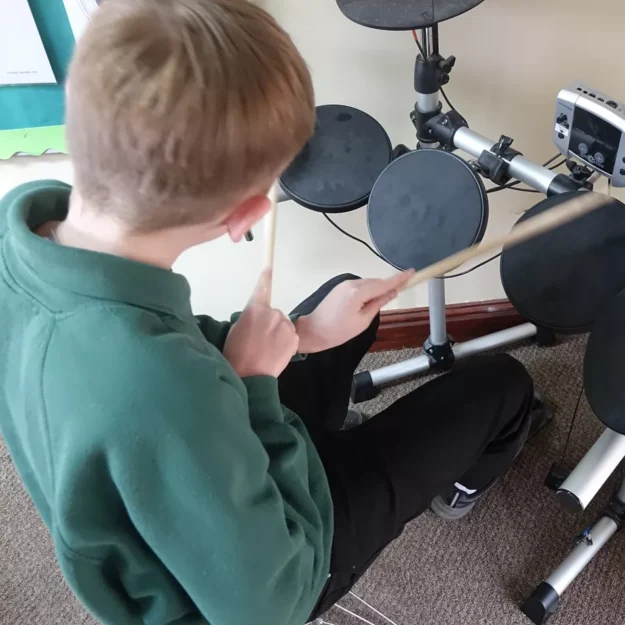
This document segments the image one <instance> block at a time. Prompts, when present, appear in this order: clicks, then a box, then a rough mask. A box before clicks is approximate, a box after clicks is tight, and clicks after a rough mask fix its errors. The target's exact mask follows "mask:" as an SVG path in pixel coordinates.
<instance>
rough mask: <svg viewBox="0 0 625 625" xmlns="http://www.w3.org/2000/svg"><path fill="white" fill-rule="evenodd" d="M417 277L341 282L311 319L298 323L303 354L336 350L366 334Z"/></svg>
mask: <svg viewBox="0 0 625 625" xmlns="http://www.w3.org/2000/svg"><path fill="white" fill-rule="evenodd" d="M413 273H414V271H406V272H403V273H399V274H397V275H396V276H393V277H391V278H386V279H384V280H347V281H345V282H341V284H339V285H337V286H336V287H335V288H334V289H332V291H330V293H329V294H328V295H327V297H326V298H325V299H324V300H323V301H322V302H321V304H319V306H317V308H316V309H315V310H314V311H313V312H312V313H311V314H310V315H306V316H304V317H300V318H299V319H298V320H297V321H296V322H295V329H296V331H297V334H298V336H299V351H300V353H302V354H314V353H316V352H322V351H325V350H327V349H332V348H333V347H337V346H338V345H342V344H343V343H346V342H347V341H349V340H350V339H353V338H354V337H356V336H358V335H359V334H361V333H362V332H364V331H365V330H366V329H367V328H368V327H369V325H371V322H372V321H373V319H374V318H375V316H376V315H377V314H378V313H379V312H380V309H381V308H382V307H383V306H386V304H388V303H389V302H390V301H391V300H393V299H394V298H395V297H397V289H399V288H400V287H401V286H402V285H404V284H405V283H406V282H407V281H408V280H409V279H410V278H411V276H412V274H413Z"/></svg>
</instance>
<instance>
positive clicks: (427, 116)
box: [410, 102, 443, 143]
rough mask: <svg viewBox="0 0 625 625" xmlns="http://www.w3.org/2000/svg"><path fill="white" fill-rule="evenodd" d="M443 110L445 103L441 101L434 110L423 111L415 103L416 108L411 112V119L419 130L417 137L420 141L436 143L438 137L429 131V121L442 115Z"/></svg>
mask: <svg viewBox="0 0 625 625" xmlns="http://www.w3.org/2000/svg"><path fill="white" fill-rule="evenodd" d="M442 110H443V105H442V104H441V103H440V102H439V103H438V106H437V107H436V109H435V110H433V111H428V112H427V113H423V112H422V111H420V110H419V107H418V106H417V105H416V104H415V107H414V110H413V111H412V112H411V113H410V121H412V123H413V124H414V127H415V129H416V131H417V139H418V140H419V142H420V143H436V141H437V139H436V138H434V137H433V136H432V133H431V132H428V123H429V122H430V121H431V120H432V119H434V118H436V117H438V116H440V114H441V111H442Z"/></svg>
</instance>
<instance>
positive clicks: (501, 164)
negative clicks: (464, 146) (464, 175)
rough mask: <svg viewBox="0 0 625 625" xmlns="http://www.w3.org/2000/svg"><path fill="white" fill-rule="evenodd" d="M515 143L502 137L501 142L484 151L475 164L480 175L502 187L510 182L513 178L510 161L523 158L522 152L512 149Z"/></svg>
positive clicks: (504, 136)
mask: <svg viewBox="0 0 625 625" xmlns="http://www.w3.org/2000/svg"><path fill="white" fill-rule="evenodd" d="M513 141H514V139H512V138H511V137H507V136H506V135H501V137H500V138H499V141H498V142H497V143H496V144H495V145H494V146H493V147H492V148H491V149H490V150H484V151H483V152H482V154H480V158H479V159H478V160H477V162H475V168H476V169H477V171H478V173H480V174H481V175H482V176H484V178H488V179H489V180H492V181H493V182H494V183H495V184H497V185H500V186H503V185H505V184H507V183H508V182H510V179H511V177H510V175H509V174H508V169H509V167H510V161H511V160H512V159H513V158H515V157H517V156H521V152H519V151H518V150H515V149H514V148H512V147H511V146H512V142H513Z"/></svg>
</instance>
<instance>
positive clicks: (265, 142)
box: [67, 0, 315, 232]
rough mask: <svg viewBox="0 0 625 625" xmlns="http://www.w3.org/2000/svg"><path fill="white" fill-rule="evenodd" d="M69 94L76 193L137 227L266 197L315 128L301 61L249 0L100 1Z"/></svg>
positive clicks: (180, 221) (187, 219)
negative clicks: (252, 197)
mask: <svg viewBox="0 0 625 625" xmlns="http://www.w3.org/2000/svg"><path fill="white" fill-rule="evenodd" d="M67 92H68V95H67V100H68V107H67V137H68V144H69V149H70V153H71V155H72V158H73V162H74V166H75V176H76V187H77V189H78V190H79V192H80V194H81V195H82V196H83V197H84V198H85V200H86V201H87V202H88V204H89V205H90V206H93V207H94V208H95V209H97V210H99V211H101V212H106V213H107V214H110V215H112V216H114V217H115V218H116V219H118V220H119V221H120V222H122V223H123V224H124V225H125V226H127V227H129V228H131V229H132V230H134V231H143V232H146V231H154V230H158V229H163V228H168V227H174V226H181V225H192V224H199V223H204V222H207V221H209V220H210V219H211V218H213V217H214V216H216V215H217V214H218V213H219V212H223V211H224V210H225V209H227V208H232V207H234V206H235V204H236V203H237V202H241V201H243V200H244V199H245V198H246V197H247V196H249V195H250V194H252V193H265V192H267V190H268V187H269V185H270V183H271V182H272V181H273V179H274V178H275V177H276V176H277V175H278V174H279V173H280V171H281V170H282V169H283V168H285V167H286V166H287V165H288V163H289V162H290V161H291V160H292V159H293V158H294V156H295V155H296V154H297V152H298V151H299V150H300V149H301V148H302V147H303V145H304V144H305V143H306V141H307V140H308V139H309V137H310V136H311V134H312V132H313V129H314V122H315V109H314V106H315V105H314V94H313V88H312V83H311V78H310V74H309V72H308V69H307V67H306V64H305V63H304V61H303V59H302V57H301V56H300V54H299V53H298V51H297V49H296V48H295V46H294V45H293V43H292V41H291V39H290V38H289V36H288V35H287V34H286V33H285V32H284V31H283V30H282V29H281V28H280V27H279V26H278V24H277V23H276V22H275V21H274V20H273V18H271V17H270V16H269V15H268V14H267V13H266V12H265V11H263V10H262V9H260V8H259V7H256V6H254V5H253V4H251V3H250V2H248V1H247V0H105V2H103V4H102V6H101V8H100V9H99V10H98V12H97V13H96V15H95V16H94V18H93V20H92V22H91V24H90V25H89V27H88V28H87V30H86V32H85V34H84V35H83V37H82V38H81V40H80V42H79V44H78V48H77V51H76V54H75V57H74V60H73V62H72V64H71V68H70V73H69V80H68V87H67Z"/></svg>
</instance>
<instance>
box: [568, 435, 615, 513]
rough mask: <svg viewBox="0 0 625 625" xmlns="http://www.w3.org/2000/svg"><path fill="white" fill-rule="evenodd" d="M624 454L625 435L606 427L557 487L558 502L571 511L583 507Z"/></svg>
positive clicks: (606, 479)
mask: <svg viewBox="0 0 625 625" xmlns="http://www.w3.org/2000/svg"><path fill="white" fill-rule="evenodd" d="M623 458H625V436H623V435H622V434H617V433H616V432H614V431H613V430H606V431H605V432H604V433H603V434H602V435H601V437H600V438H599V440H598V441H597V442H596V443H595V444H594V445H593V446H592V447H591V449H590V451H589V452H588V453H587V454H586V455H585V456H584V458H583V459H582V461H581V462H580V463H579V464H578V465H577V467H575V469H573V471H572V473H571V474H570V475H569V477H568V478H567V479H566V480H565V481H564V483H563V484H562V486H561V487H560V489H559V490H558V498H559V499H560V503H562V505H563V506H564V507H565V508H566V509H567V510H570V511H571V512H581V511H582V510H584V509H585V508H586V507H587V506H588V504H589V503H590V502H591V501H592V500H593V498H594V497H595V495H596V494H597V493H598V492H599V489H600V488H601V487H602V486H603V485H604V484H605V483H606V482H607V481H608V478H609V477H610V475H612V473H613V472H614V470H615V469H616V467H618V465H619V464H620V462H621V460H623Z"/></svg>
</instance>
